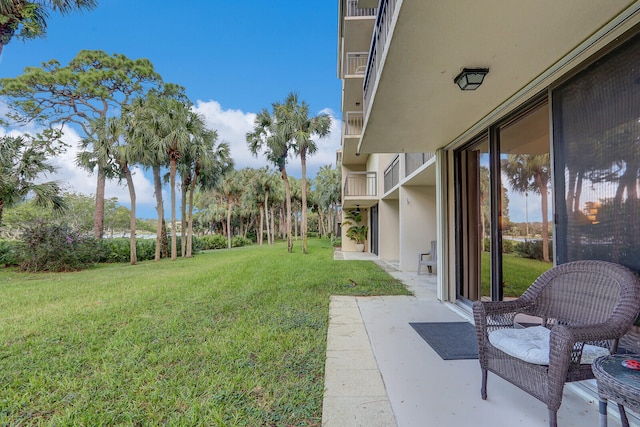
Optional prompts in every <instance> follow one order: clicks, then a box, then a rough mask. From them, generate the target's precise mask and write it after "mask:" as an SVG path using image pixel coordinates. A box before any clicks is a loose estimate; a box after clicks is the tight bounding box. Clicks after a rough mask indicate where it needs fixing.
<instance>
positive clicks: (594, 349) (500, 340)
mask: <svg viewBox="0 0 640 427" xmlns="http://www.w3.org/2000/svg"><path fill="white" fill-rule="evenodd" d="M550 335H551V331H550V330H549V329H547V328H545V327H544V326H533V327H530V328H521V329H515V328H507V329H498V330H496V331H493V332H490V333H489V342H491V345H493V346H494V347H496V348H497V349H498V350H501V351H503V352H505V353H507V354H508V355H510V356H513V357H517V358H518V359H521V360H524V361H525V362H529V363H535V364H537V365H548V364H549V337H550ZM608 354H609V350H607V349H606V348H603V347H598V346H595V345H589V344H586V345H585V346H584V348H583V350H582V360H581V362H580V363H582V364H591V363H593V361H594V360H596V358H598V357H600V356H606V355H608Z"/></svg>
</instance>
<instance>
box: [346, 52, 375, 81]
mask: <svg viewBox="0 0 640 427" xmlns="http://www.w3.org/2000/svg"><path fill="white" fill-rule="evenodd" d="M368 60H369V54H368V53H367V52H347V60H346V61H345V63H344V67H345V68H344V74H345V76H348V75H360V76H364V73H365V71H367V61H368Z"/></svg>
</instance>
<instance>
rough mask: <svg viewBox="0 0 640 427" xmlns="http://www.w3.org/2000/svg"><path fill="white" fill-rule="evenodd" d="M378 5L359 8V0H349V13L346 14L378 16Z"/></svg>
mask: <svg viewBox="0 0 640 427" xmlns="http://www.w3.org/2000/svg"><path fill="white" fill-rule="evenodd" d="M377 10H378V8H377V7H367V8H363V9H361V8H359V7H358V0H347V14H346V15H345V16H376V12H377Z"/></svg>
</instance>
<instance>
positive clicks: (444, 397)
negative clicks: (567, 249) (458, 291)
mask: <svg viewBox="0 0 640 427" xmlns="http://www.w3.org/2000/svg"><path fill="white" fill-rule="evenodd" d="M335 258H336V259H346V260H349V259H369V260H372V261H374V262H376V263H378V264H379V265H381V266H382V267H383V268H384V269H385V270H386V271H388V272H389V273H390V274H391V275H392V276H394V277H396V278H398V279H399V280H401V281H402V282H403V283H404V284H405V285H406V286H407V287H408V288H409V289H410V290H411V291H412V292H413V293H414V296H411V297H407V296H385V297H333V298H332V300H331V306H330V313H329V316H330V320H329V331H328V337H327V360H326V369H325V393H324V403H323V413H322V425H323V426H324V427H350V426H366V427H377V426H380V427H393V426H398V427H413V426H420V427H424V426H448V427H456V426H460V427H463V426H465V427H466V426H474V427H485V426H486V427H489V426H491V427H494V426H516V425H517V426H523V427H543V426H547V425H548V418H547V408H546V406H545V405H544V404H543V403H541V402H539V401H538V400H536V399H535V398H533V397H531V396H529V395H528V394H527V393H525V392H523V391H521V390H520V389H518V388H516V387H515V386H512V385H511V384H509V383H507V382H506V381H504V380H502V379H500V378H498V377H497V376H495V375H492V374H489V384H488V395H489V396H488V399H487V400H486V401H483V400H482V399H481V398H480V366H479V364H478V361H477V360H453V361H445V360H442V359H441V358H440V356H438V354H437V353H436V352H435V351H434V350H433V349H432V348H431V347H430V346H429V345H428V344H427V343H426V342H425V341H424V340H423V339H422V338H421V337H420V336H419V335H418V334H417V333H416V332H415V331H414V330H413V328H412V327H411V326H410V325H409V322H447V321H471V319H470V317H469V315H468V314H466V313H465V312H463V311H462V310H460V309H458V308H456V307H455V306H454V305H452V304H445V303H442V302H440V301H438V300H437V299H436V275H435V274H434V275H429V274H424V275H420V276H418V275H416V274H415V273H402V272H399V271H398V270H397V269H396V267H395V266H394V265H393V263H384V262H380V261H378V260H377V258H376V257H375V256H374V255H371V254H368V253H354V252H345V253H342V252H339V251H337V252H336V254H335ZM609 408H610V411H611V410H613V412H611V413H610V414H609V426H616V427H617V426H619V425H620V422H619V418H618V415H617V413H615V409H614V408H615V405H609ZM630 421H631V423H632V425H634V426H640V423H638V422H637V419H635V418H633V419H631V420H630ZM558 423H559V425H561V426H563V427H589V426H594V427H595V426H598V425H599V419H598V401H597V399H596V398H594V395H593V394H591V393H589V391H588V390H587V387H585V386H584V385H581V384H578V385H569V386H566V387H565V393H564V397H563V403H562V406H561V408H560V411H559V412H558Z"/></svg>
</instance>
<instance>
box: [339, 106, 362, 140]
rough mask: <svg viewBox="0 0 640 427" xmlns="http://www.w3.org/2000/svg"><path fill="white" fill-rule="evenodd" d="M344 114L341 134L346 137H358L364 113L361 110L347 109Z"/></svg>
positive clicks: (360, 132)
mask: <svg viewBox="0 0 640 427" xmlns="http://www.w3.org/2000/svg"><path fill="white" fill-rule="evenodd" d="M345 116H346V117H345V120H344V129H343V131H342V135H343V136H344V137H347V138H349V137H352V138H355V137H359V136H360V135H361V134H362V128H363V127H364V113H363V112H362V111H347V112H346V114H345Z"/></svg>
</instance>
